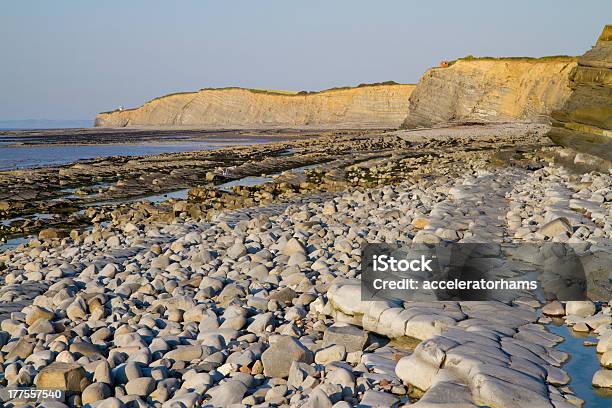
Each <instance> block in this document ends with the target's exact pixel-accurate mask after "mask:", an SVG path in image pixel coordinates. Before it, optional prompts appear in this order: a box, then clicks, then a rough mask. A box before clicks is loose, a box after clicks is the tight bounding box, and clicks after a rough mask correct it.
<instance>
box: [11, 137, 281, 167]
mask: <svg viewBox="0 0 612 408" xmlns="http://www.w3.org/2000/svg"><path fill="white" fill-rule="evenodd" d="M269 141H270V140H268V139H255V138H253V139H252V140H251V139H249V140H247V141H245V139H241V140H228V141H218V140H215V141H201V142H199V141H195V142H181V143H140V144H136V143H135V144H103V145H57V144H49V145H34V146H32V145H28V146H15V145H14V144H10V145H9V144H0V170H14V169H24V168H31V167H42V166H54V165H61V164H67V163H72V162H75V161H78V160H81V159H93V158H95V157H109V156H142V155H151V154H161V153H178V152H190V151H195V150H212V149H218V148H221V147H225V146H231V145H239V144H255V143H265V142H269Z"/></svg>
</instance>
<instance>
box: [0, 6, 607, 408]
mask: <svg viewBox="0 0 612 408" xmlns="http://www.w3.org/2000/svg"><path fill="white" fill-rule="evenodd" d="M249 17H250V18H251V16H249ZM254 20H257V19H256V18H254ZM152 21H153V20H152ZM168 41H169V40H168ZM114 46H115V47H118V48H120V46H121V44H115V45H114ZM292 46H293V45H292ZM173 47H174V45H173ZM218 47H219V48H223V46H222V45H221V43H219V45H218ZM160 48H163V44H160ZM177 48H180V47H177ZM202 50H203V51H202V54H206V53H207V52H206V51H204V48H203V49H202ZM98 51H99V52H101V50H98ZM141 51H142V52H143V53H146V52H148V51H147V50H144V49H143V50H141ZM156 52H157V51H156ZM208 52H209V51H208ZM235 52H236V54H239V53H240V52H239V51H238V50H236V51H235ZM100 55H103V53H101V54H100ZM250 58H252V57H249V63H251V62H252V64H253V67H256V65H257V64H256V62H255V60H253V61H250ZM308 58H309V57H307V56H306V57H305V59H308ZM117 60H119V58H118V59H117ZM213 60H214V59H212V58H211V61H213ZM159 61H162V58H160V59H159ZM159 61H158V62H156V64H157V63H159ZM276 62H280V61H276ZM242 63H244V62H242ZM301 63H304V64H306V61H302V62H301ZM209 64H212V62H209ZM150 68H155V67H150ZM208 68H210V67H208ZM164 69H166V68H164ZM211 72H212V71H211ZM611 73H612V26H610V25H607V26H605V28H604V30H603V32H602V34H601V35H600V36H599V38H598V40H597V42H596V43H595V45H594V46H593V47H592V48H591V49H590V50H588V51H587V52H586V53H585V54H584V55H582V56H580V57H573V56H564V55H561V56H547V57H539V58H534V57H473V56H471V55H470V56H467V57H464V58H458V59H456V60H452V61H446V60H443V61H442V62H440V64H439V66H436V67H433V68H430V69H428V70H427V71H425V72H424V74H423V75H422V77H421V78H420V80H419V81H418V83H417V84H399V83H396V82H393V81H386V82H377V83H371V84H360V85H358V86H354V87H336V88H330V89H326V90H322V91H279V90H271V89H255V88H241V87H221V88H203V89H200V90H198V91H193V92H177V93H172V94H168V95H165V96H160V97H157V98H154V99H150V100H149V101H148V102H145V103H143V104H142V105H141V106H139V107H135V108H127V109H126V108H124V107H123V106H121V107H119V108H117V109H115V110H112V111H108V112H101V113H98V114H97V115H96V118H95V125H94V127H93V128H88V129H47V130H44V129H43V130H31V129H30V130H25V129H21V130H20V129H16V130H4V131H0V408H4V407H6V408H17V407H32V408H34V407H44V408H81V407H85V408H148V407H153V408H199V407H235V408H238V407H262V408H263V407H303V408H332V407H333V408H350V407H360V408H374V407H376V408H382V407H397V408H399V407H414V408H477V407H490V408H522V407H529V408H576V407H586V408H590V407H610V406H612V271H611V269H610V266H611V265H612V161H611V160H612V156H611V151H612V150H611V149H612V142H611V140H612V134H611V131H612V115H611V113H612V110H611V109H612V108H611V107H612V85H611V84H612V82H611V81H610V79H611V78H612V75H611ZM200 75H202V74H201V73H200ZM205 75H212V74H209V73H208V72H206V73H205ZM147 81H148V79H147ZM179 82H180V81H179ZM185 83H188V82H185ZM240 83H241V82H240ZM164 86H168V84H165V85H164ZM181 86H183V85H181ZM147 87H148V89H147V92H146V95H150V92H151V90H150V89H153V88H152V87H150V84H149V83H148V82H147ZM149 88H150V89H149ZM164 89H165V88H164ZM113 100H116V99H113ZM376 244H378V245H381V247H387V246H388V247H393V248H396V247H403V248H429V249H431V248H435V249H436V250H439V252H436V256H434V257H432V258H431V259H429V260H428V261H427V262H429V263H431V262H434V264H436V265H443V262H444V259H445V258H444V256H445V255H444V254H445V253H444V251H443V250H444V249H448V248H458V247H459V248H466V247H469V248H476V249H474V250H473V252H472V253H470V254H464V253H461V254H459V255H460V256H458V255H457V253H455V254H454V255H449V256H448V257H449V259H450V260H449V265H451V264H452V266H453V267H454V266H455V265H454V264H453V262H452V261H454V260H456V259H457V258H461V260H462V262H463V264H461V268H464V269H462V271H465V275H463V274H459V275H456V274H455V273H456V272H457V269H452V268H451V267H450V266H449V267H448V268H446V269H445V268H442V267H440V268H439V269H440V271H442V270H444V272H445V273H447V275H446V276H444V278H443V279H442V281H444V279H447V280H448V281H451V279H452V278H456V279H454V280H453V282H457V284H458V283H459V282H460V281H461V283H466V282H465V281H467V282H478V281H480V282H482V284H483V285H486V284H487V283H490V282H487V280H486V279H479V280H476V279H475V278H474V277H478V278H480V277H482V276H486V277H492V278H491V280H495V282H493V283H496V282H497V283H499V281H501V282H502V283H508V282H510V283H514V284H518V283H521V282H525V281H529V282H532V283H533V285H534V286H532V287H529V286H521V287H520V288H519V289H518V290H512V291H510V290H508V291H504V290H502V289H499V290H498V288H497V286H494V287H493V289H490V288H487V290H483V291H482V292H481V293H486V296H485V297H482V298H480V297H475V296H474V292H469V291H466V292H460V291H452V290H442V289H439V290H438V289H435V290H431V291H429V292H426V291H422V292H418V293H416V295H415V294H414V293H412V295H413V297H403V296H404V295H402V296H395V295H394V294H396V293H397V292H392V293H391V295H389V293H390V292H384V290H385V289H384V288H383V289H381V288H376V289H377V290H379V289H380V290H379V291H377V292H376V293H373V294H371V293H370V292H368V286H367V285H369V284H370V281H369V280H368V279H369V278H368V276H369V275H368V273H369V269H368V268H369V267H370V266H369V265H370V263H371V262H372V259H371V258H370V257H369V255H368V254H369V252H368V250H369V249H368V248H369V246H370V245H376ZM462 245H463V246H464V247H461V246H462ZM470 245H471V247H470ZM449 251H450V250H449ZM466 251H467V250H466ZM472 255H473V258H470V257H471V256H472ZM377 256H378V255H375V256H374V258H373V259H374V261H373V262H374V263H376V262H377V259H380V258H377ZM453 256H456V258H453ZM434 258H435V259H434ZM415 259H416V258H415ZM466 259H467V260H466ZM474 259H475V261H474ZM560 259H561V260H562V261H559V260H560ZM405 261H406V262H407V264H410V265H411V266H410V267H411V271H412V272H415V276H419V277H420V278H422V281H427V282H430V279H433V278H432V276H434V273H433V271H432V270H431V269H429V271H432V274H428V272H427V270H426V269H424V265H425V257H424V256H423V257H421V261H420V262H421V269H420V270H418V268H417V269H415V268H416V266H415V267H414V268H413V266H412V265H413V264H412V262H415V261H414V260H412V261H410V262H408V261H409V260H408V259H406V260H405ZM472 261H473V263H471V264H470V262H472ZM468 264H469V265H468ZM470 268H472V269H470ZM449 270H450V272H449ZM480 270H484V271H486V274H485V275H477V274H475V271H480ZM385 271H386V270H385ZM440 271H437V272H440ZM568 271H569V272H568ZM395 272H397V271H395V270H391V271H388V273H385V274H383V275H381V276H383V278H388V279H390V281H391V280H392V279H393V278H394V277H397V276H395V275H394V273H395ZM437 272H436V273H437ZM462 273H463V272H462ZM470 274H472V275H470ZM398 276H399V275H398ZM401 276H402V277H405V276H408V275H401ZM410 276H412V275H410ZM436 276H440V275H436ZM472 278H474V279H472ZM433 281H434V282H438V283H439V282H440V281H436V280H435V279H433ZM534 288H535V289H534ZM370 295H371V296H370ZM36 390H38V391H42V390H45V391H47V392H49V391H52V392H58V393H59V394H58V395H56V394H53V395H52V397H49V395H47V396H42V395H36V396H34V394H31V392H32V391H36ZM17 391H20V392H21V393H19V392H17ZM16 392H17V393H16ZM24 393H25V394H24Z"/></svg>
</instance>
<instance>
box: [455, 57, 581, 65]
mask: <svg viewBox="0 0 612 408" xmlns="http://www.w3.org/2000/svg"><path fill="white" fill-rule="evenodd" d="M576 59H577V57H572V56H571V55H548V56H544V57H488V56H484V57H475V56H474V55H466V56H465V57H462V58H457V59H456V60H453V61H449V62H448V66H449V67H450V66H451V65H453V64H454V63H456V62H458V61H521V62H545V61H558V62H562V61H565V62H573V61H576Z"/></svg>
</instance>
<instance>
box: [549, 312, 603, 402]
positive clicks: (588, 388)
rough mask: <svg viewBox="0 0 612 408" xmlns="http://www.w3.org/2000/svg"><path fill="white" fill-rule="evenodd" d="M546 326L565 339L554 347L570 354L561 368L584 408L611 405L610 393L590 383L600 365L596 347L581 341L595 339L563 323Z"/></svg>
mask: <svg viewBox="0 0 612 408" xmlns="http://www.w3.org/2000/svg"><path fill="white" fill-rule="evenodd" d="M546 327H547V328H548V330H549V331H551V332H552V333H555V334H557V335H559V336H562V337H563V338H564V339H565V341H563V342H562V343H560V344H559V345H557V347H556V349H557V350H561V351H565V352H566V353H568V354H569V355H570V358H569V360H568V361H567V362H566V363H565V364H564V365H563V366H562V367H561V368H562V369H564V370H565V371H566V372H567V373H568V374H569V376H570V377H571V381H570V383H569V387H570V388H571V389H572V391H573V392H574V393H575V394H576V396H577V397H578V398H581V399H583V400H584V402H585V403H584V406H585V407H586V408H599V407H602V408H609V407H611V406H612V394H610V393H607V392H606V391H602V390H600V389H597V388H594V387H593V386H592V385H591V380H592V379H593V374H595V372H596V371H597V370H599V369H600V368H601V367H600V365H599V358H598V356H597V351H596V348H595V347H587V346H585V345H584V344H583V342H584V341H585V340H589V341H596V339H595V338H594V337H591V336H588V335H587V334H579V333H576V332H574V331H573V330H572V329H570V328H569V327H567V326H566V325H564V324H560V325H557V324H555V323H551V324H548V325H547V326H546Z"/></svg>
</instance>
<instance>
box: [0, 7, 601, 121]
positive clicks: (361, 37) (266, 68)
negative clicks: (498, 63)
mask: <svg viewBox="0 0 612 408" xmlns="http://www.w3.org/2000/svg"><path fill="white" fill-rule="evenodd" d="M606 23H612V1H610V0H602V1H599V0H592V1H585V2H582V1H576V0H571V1H565V0H539V1H527V0H514V1H512V2H508V1H495V2H492V1H475V0H473V1H461V2H460V1H443V0H439V1H436V2H432V1H416V0H415V1H408V0H404V1H385V0H378V1H374V0H370V1H360V0H334V1H286V0H278V1H277V0H274V1H273V0H258V1H253V0H245V1H205V0H197V1H195V0H194V1H191V0H182V1H180V2H174V1H157V0H130V1H125V0H122V1H117V0H105V1H97V2H93V1H82V0H72V1H68V0H56V1H48V0H40V1H30V0H19V1H10V2H8V1H7V2H2V5H0V120H22V119H31V118H36V119H40V118H44V119H54V120H63V119H81V120H89V119H91V120H93V118H94V117H95V114H96V113H97V112H101V111H107V110H113V109H115V108H117V107H118V106H125V107H136V106H140V105H141V104H143V103H144V102H146V101H147V100H149V99H152V98H154V97H157V96H161V95H165V94H168V93H173V92H182V91H193V90H198V89H200V88H206V87H225V86H242V87H251V88H265V89H289V90H310V91H312V90H321V89H326V88H330V87H336V86H350V85H357V84H360V83H370V82H381V81H388V80H393V81H396V82H400V83H416V82H417V81H418V79H419V77H420V76H421V74H422V73H423V72H424V71H425V70H426V69H427V68H428V67H431V66H434V65H437V64H438V63H439V61H440V60H442V59H448V60H450V59H454V58H458V57H462V56H465V55H469V54H472V55H476V56H485V55H486V56H543V55H559V54H566V55H580V54H583V53H584V52H585V51H586V50H587V49H589V48H590V47H591V46H592V45H593V44H594V43H595V41H596V39H597V36H598V35H599V33H600V32H601V29H602V28H603V26H604V25H605V24H606Z"/></svg>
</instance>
